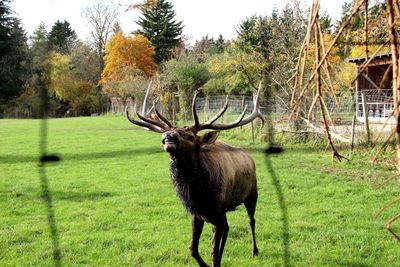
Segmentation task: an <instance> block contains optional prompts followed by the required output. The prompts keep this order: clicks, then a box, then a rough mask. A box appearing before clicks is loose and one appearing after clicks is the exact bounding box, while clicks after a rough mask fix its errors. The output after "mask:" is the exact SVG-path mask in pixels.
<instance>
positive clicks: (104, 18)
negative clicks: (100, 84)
mask: <svg viewBox="0 0 400 267" xmlns="http://www.w3.org/2000/svg"><path fill="white" fill-rule="evenodd" d="M82 15H83V17H84V18H86V20H87V21H88V22H89V25H90V27H91V30H90V34H91V36H92V39H93V44H94V46H95V47H96V50H97V56H98V60H99V72H98V75H99V77H100V75H101V73H102V71H103V69H104V59H103V57H104V55H105V51H104V49H105V45H106V43H107V41H108V39H109V37H110V35H111V33H112V31H113V25H114V21H115V20H116V18H117V16H118V11H117V8H116V6H115V5H112V4H106V3H105V2H102V1H98V2H94V3H93V4H92V5H90V6H88V7H86V8H85V9H84V10H83V13H82Z"/></svg>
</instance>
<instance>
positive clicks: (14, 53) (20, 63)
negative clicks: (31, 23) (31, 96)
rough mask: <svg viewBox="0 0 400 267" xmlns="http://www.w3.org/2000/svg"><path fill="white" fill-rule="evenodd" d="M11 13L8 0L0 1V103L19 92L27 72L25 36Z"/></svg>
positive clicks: (19, 23)
mask: <svg viewBox="0 0 400 267" xmlns="http://www.w3.org/2000/svg"><path fill="white" fill-rule="evenodd" d="M12 14H13V12H12V10H11V9H10V7H9V1H8V0H2V1H0V104H3V103H6V102H7V101H9V100H11V99H12V98H14V97H15V96H16V95H18V94H19V92H20V91H21V90H22V86H23V84H24V83H25V81H26V76H27V73H28V62H27V59H28V58H29V57H28V55H27V53H28V46H27V42H26V41H27V38H26V35H25V32H24V30H23V29H22V27H21V22H20V21H19V20H18V19H17V18H15V17H13V16H12ZM0 109H1V108H0Z"/></svg>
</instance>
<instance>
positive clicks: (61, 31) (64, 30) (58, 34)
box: [48, 20, 77, 54]
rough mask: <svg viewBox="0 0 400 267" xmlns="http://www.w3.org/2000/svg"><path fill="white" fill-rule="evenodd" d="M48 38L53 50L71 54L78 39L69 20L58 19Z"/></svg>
mask: <svg viewBox="0 0 400 267" xmlns="http://www.w3.org/2000/svg"><path fill="white" fill-rule="evenodd" d="M48 40H49V43H50V45H51V46H52V49H53V50H56V51H57V52H60V53H64V54H69V53H70V52H71V50H72V47H73V45H74V43H75V42H76V40H77V35H76V32H75V31H74V30H73V29H72V28H71V26H70V24H69V22H68V21H66V20H64V21H63V22H61V21H59V20H57V21H56V22H55V23H54V25H53V27H52V28H51V31H50V32H49V36H48Z"/></svg>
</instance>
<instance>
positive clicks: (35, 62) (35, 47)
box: [30, 22, 50, 69]
mask: <svg viewBox="0 0 400 267" xmlns="http://www.w3.org/2000/svg"><path fill="white" fill-rule="evenodd" d="M47 36H48V33H47V29H46V25H45V24H44V23H43V22H42V23H40V24H39V26H38V27H37V28H36V30H35V31H34V32H33V35H32V36H31V37H30V42H31V47H30V52H31V57H32V69H34V68H38V67H39V66H41V65H43V63H44V62H45V58H46V56H47V53H48V52H49V51H50V44H49V41H48V39H47Z"/></svg>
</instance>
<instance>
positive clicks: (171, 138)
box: [161, 131, 179, 152]
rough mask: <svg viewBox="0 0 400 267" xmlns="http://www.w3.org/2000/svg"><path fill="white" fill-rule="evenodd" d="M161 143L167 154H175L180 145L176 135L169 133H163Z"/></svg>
mask: <svg viewBox="0 0 400 267" xmlns="http://www.w3.org/2000/svg"><path fill="white" fill-rule="evenodd" d="M161 142H162V144H163V148H164V150H165V151H166V152H175V151H176V149H177V148H178V145H179V138H178V135H177V134H176V133H174V132H172V131H168V132H165V133H163V135H162V140H161Z"/></svg>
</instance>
